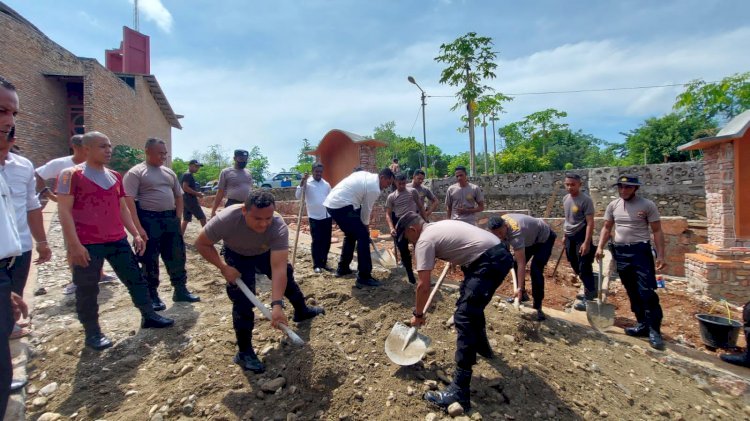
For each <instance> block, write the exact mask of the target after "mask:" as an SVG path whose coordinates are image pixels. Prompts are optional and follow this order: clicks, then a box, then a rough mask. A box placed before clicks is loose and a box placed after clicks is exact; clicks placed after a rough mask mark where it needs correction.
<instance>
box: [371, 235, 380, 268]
mask: <svg viewBox="0 0 750 421" xmlns="http://www.w3.org/2000/svg"><path fill="white" fill-rule="evenodd" d="M370 244H372V249H373V250H375V254H377V255H378V259H380V261H381V262H382V261H383V255H382V254H380V250H378V248H377V246H375V242H374V241H373V240H372V237H371V238H370Z"/></svg>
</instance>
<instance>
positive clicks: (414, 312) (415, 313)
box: [411, 309, 424, 319]
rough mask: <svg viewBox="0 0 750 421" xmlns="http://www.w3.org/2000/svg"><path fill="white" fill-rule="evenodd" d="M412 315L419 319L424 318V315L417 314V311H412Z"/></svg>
mask: <svg viewBox="0 0 750 421" xmlns="http://www.w3.org/2000/svg"><path fill="white" fill-rule="evenodd" d="M411 314H413V315H414V317H416V318H418V319H423V318H424V313H417V309H414V310H412V311H411Z"/></svg>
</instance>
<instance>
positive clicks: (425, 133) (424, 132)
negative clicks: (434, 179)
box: [407, 76, 428, 170]
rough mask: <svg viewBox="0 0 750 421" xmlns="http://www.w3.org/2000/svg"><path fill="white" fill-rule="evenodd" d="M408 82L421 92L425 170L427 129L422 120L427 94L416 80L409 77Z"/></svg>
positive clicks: (423, 121) (424, 161)
mask: <svg viewBox="0 0 750 421" xmlns="http://www.w3.org/2000/svg"><path fill="white" fill-rule="evenodd" d="M407 80H409V82H411V83H413V84H414V85H415V86H416V87H417V88H419V91H420V92H422V141H423V142H424V160H423V161H422V162H423V163H424V168H425V170H426V169H427V165H428V164H427V127H426V126H425V120H424V107H425V105H427V104H426V103H425V98H427V94H426V93H425V91H424V89H422V87H421V86H419V84H418V83H417V81H416V80H414V77H412V76H409V77H408V78H407Z"/></svg>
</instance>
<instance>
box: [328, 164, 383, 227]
mask: <svg viewBox="0 0 750 421" xmlns="http://www.w3.org/2000/svg"><path fill="white" fill-rule="evenodd" d="M379 196H380V180H379V179H378V175H377V174H373V173H369V172H367V171H357V172H355V173H352V174H351V175H349V176H348V177H346V178H345V179H343V180H341V181H339V183H338V184H336V187H334V188H333V190H331V193H330V194H329V195H328V197H327V198H326V200H325V201H324V202H323V206H325V207H327V208H330V209H341V208H343V207H345V206H349V205H351V206H352V207H354V210H357V209H359V208H362V212H360V214H359V215H360V218H361V219H362V223H363V224H365V225H370V213H371V212H372V206H373V205H374V204H375V201H376V200H378V197H379Z"/></svg>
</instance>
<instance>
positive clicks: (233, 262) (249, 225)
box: [195, 191, 325, 373]
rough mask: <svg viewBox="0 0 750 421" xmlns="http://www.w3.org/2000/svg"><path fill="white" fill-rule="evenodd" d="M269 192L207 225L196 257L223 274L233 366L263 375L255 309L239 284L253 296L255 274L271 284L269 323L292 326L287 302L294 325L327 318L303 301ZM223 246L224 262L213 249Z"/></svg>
mask: <svg viewBox="0 0 750 421" xmlns="http://www.w3.org/2000/svg"><path fill="white" fill-rule="evenodd" d="M275 209H276V202H275V200H274V197H273V195H272V194H271V193H269V192H266V191H255V192H253V193H252V194H250V196H249V197H248V198H247V199H246V200H245V203H244V204H240V205H232V206H230V207H228V208H226V209H225V210H224V211H223V212H221V213H220V214H219V215H218V216H217V217H216V218H213V219H211V220H210V221H208V223H207V224H206V226H205V227H203V229H202V230H201V233H200V235H198V238H197V239H196V240H195V247H196V249H197V250H198V252H199V253H200V254H201V256H203V257H204V258H205V259H206V260H207V261H208V262H209V263H211V264H212V265H214V266H216V267H217V268H219V269H220V270H221V274H222V275H224V279H226V281H227V295H228V296H229V299H230V300H232V322H233V325H234V333H235V335H236V336H237V347H238V348H239V352H237V354H236V355H235V357H234V362H235V363H236V364H238V365H240V366H241V367H242V368H243V369H245V370H250V371H252V372H254V373H262V372H264V371H265V366H264V365H263V363H261V362H260V360H259V359H258V356H257V355H256V354H255V351H254V350H253V342H252V340H253V326H254V325H255V315H254V313H253V304H252V303H251V302H250V300H249V299H248V298H247V297H246V296H245V295H244V294H243V293H242V291H241V290H240V288H239V287H238V286H237V285H236V280H237V279H238V278H241V279H242V280H243V281H244V282H245V284H246V285H247V287H248V288H250V290H251V291H253V293H254V292H255V273H256V271H257V272H259V273H262V274H264V275H266V276H268V277H269V278H270V279H271V282H272V287H271V297H272V298H271V299H272V301H271V307H272V317H273V318H272V320H271V324H272V325H273V326H274V327H278V326H279V324H288V323H289V322H288V321H287V318H286V315H284V301H283V298H284V297H286V298H288V299H289V302H290V303H291V304H292V307H294V319H293V320H294V321H295V322H302V321H304V320H308V319H312V318H313V317H315V316H317V315H319V314H324V313H325V311H324V310H323V308H321V307H308V306H307V304H305V296H304V295H303V294H302V291H300V289H299V286H298V285H297V283H296V282H295V281H294V272H293V269H292V265H290V264H289V229H288V228H287V225H286V223H285V222H284V218H282V217H281V215H279V214H278V213H276V212H275ZM222 240H223V241H224V247H223V249H222V254H223V255H224V260H223V261H222V259H221V257H220V256H219V253H218V252H217V251H216V248H214V244H215V243H217V242H219V241H222Z"/></svg>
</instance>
